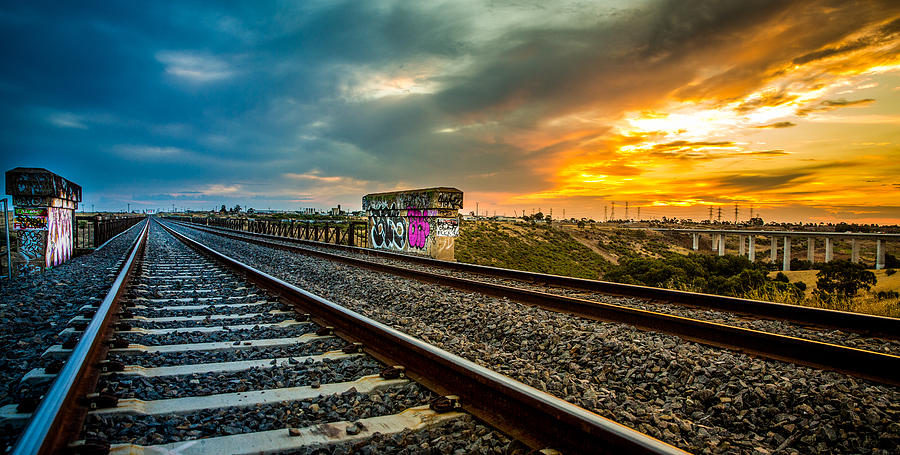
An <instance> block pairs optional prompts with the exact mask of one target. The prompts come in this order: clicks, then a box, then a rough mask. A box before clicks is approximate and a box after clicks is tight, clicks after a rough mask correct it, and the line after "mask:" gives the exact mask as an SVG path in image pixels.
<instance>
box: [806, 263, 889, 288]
mask: <svg viewBox="0 0 900 455" xmlns="http://www.w3.org/2000/svg"><path fill="white" fill-rule="evenodd" d="M816 278H817V280H816V288H817V289H816V291H817V292H818V293H820V294H824V295H823V297H825V296H835V295H844V296H848V297H853V296H854V295H856V293H857V292H859V290H860V289H865V290H867V291H868V290H869V289H871V288H872V285H874V284H875V283H876V282H877V281H878V280H877V279H876V278H875V274H874V273H872V272H870V271H868V270H866V267H865V266H864V265H863V264H854V263H852V262H850V261H846V260H839V261H831V262H828V263H826V264H824V265H823V266H822V270H819V273H817V274H816Z"/></svg>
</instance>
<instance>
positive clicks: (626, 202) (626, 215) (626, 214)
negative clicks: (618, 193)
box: [625, 201, 631, 221]
mask: <svg viewBox="0 0 900 455" xmlns="http://www.w3.org/2000/svg"><path fill="white" fill-rule="evenodd" d="M630 219H631V218H628V201H625V221H628V220H630Z"/></svg>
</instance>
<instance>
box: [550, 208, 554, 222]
mask: <svg viewBox="0 0 900 455" xmlns="http://www.w3.org/2000/svg"><path fill="white" fill-rule="evenodd" d="M550 219H551V220H552V219H553V207H550Z"/></svg>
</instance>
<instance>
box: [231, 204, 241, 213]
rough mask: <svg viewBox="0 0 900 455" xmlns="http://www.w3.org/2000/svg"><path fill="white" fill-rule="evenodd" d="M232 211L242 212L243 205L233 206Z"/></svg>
mask: <svg viewBox="0 0 900 455" xmlns="http://www.w3.org/2000/svg"><path fill="white" fill-rule="evenodd" d="M231 211H232V213H241V206H240V205H235V206H234V207H232V209H231Z"/></svg>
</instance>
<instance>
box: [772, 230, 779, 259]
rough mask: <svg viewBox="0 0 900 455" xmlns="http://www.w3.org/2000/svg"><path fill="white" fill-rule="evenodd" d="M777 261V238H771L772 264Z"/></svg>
mask: <svg viewBox="0 0 900 455" xmlns="http://www.w3.org/2000/svg"><path fill="white" fill-rule="evenodd" d="M777 261H778V237H776V236H774V235H773V236H772V263H773V264H775V263H777Z"/></svg>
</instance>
